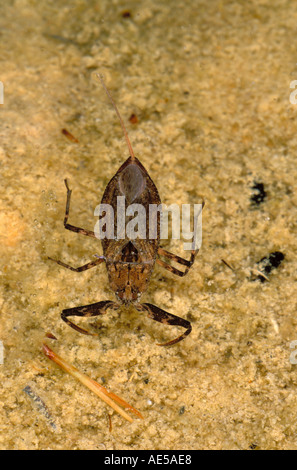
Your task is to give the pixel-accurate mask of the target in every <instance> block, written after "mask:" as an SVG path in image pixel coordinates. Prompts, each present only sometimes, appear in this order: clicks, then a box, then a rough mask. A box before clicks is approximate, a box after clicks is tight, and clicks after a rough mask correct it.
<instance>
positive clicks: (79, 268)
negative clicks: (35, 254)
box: [48, 256, 105, 273]
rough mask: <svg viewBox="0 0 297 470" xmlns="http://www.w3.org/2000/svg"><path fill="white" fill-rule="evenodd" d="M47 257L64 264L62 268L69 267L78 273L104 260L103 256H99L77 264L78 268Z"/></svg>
mask: <svg viewBox="0 0 297 470" xmlns="http://www.w3.org/2000/svg"><path fill="white" fill-rule="evenodd" d="M48 259H50V260H51V261H54V262H55V263H57V264H59V265H60V266H64V268H67V269H71V271H75V272H76V273H80V272H82V271H86V270H87V269H90V268H93V267H94V266H97V265H98V264H101V263H102V262H103V261H104V260H105V258H104V257H103V256H102V257H101V256H100V258H98V259H95V260H94V261H90V262H89V263H87V264H84V265H83V266H79V267H78V268H73V267H72V266H69V264H66V263H63V261H59V260H56V259H53V258H50V257H49V256H48Z"/></svg>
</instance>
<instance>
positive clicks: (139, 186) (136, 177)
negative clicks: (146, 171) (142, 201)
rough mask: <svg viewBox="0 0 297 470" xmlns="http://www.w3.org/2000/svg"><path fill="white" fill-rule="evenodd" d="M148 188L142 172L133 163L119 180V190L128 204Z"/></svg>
mask: <svg viewBox="0 0 297 470" xmlns="http://www.w3.org/2000/svg"><path fill="white" fill-rule="evenodd" d="M145 186H146V182H145V179H144V178H143V175H142V172H141V170H140V169H139V168H138V166H137V165H134V164H133V163H132V164H131V165H128V166H127V167H126V168H125V169H124V170H123V171H122V173H121V175H120V178H119V188H120V190H121V192H122V193H123V194H124V196H125V197H126V199H127V201H128V202H133V201H134V200H135V199H136V198H137V197H138V196H140V194H141V193H142V192H143V191H144V189H145Z"/></svg>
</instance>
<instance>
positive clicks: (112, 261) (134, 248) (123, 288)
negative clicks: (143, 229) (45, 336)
mask: <svg viewBox="0 0 297 470" xmlns="http://www.w3.org/2000/svg"><path fill="white" fill-rule="evenodd" d="M98 78H99V79H100V81H101V83H102V86H103V88H104V89H105V91H106V93H107V95H108V97H109V99H110V101H111V103H112V105H113V107H114V109H115V111H116V113H117V116H118V118H119V120H120V123H121V127H122V129H123V133H124V136H125V139H126V143H127V146H128V149H129V153H130V156H129V158H128V159H127V160H126V161H125V162H124V163H123V165H122V166H121V167H120V168H119V170H118V171H117V173H116V174H115V175H114V177H113V178H112V179H111V180H110V182H109V183H108V185H107V186H106V189H105V191H104V194H103V197H102V201H101V204H110V205H111V206H112V208H113V209H114V219H115V221H116V220H117V196H125V203H126V205H128V204H131V203H139V204H142V206H144V207H145V209H146V214H148V209H149V204H156V205H160V204H161V200H160V196H159V193H158V190H157V188H156V186H155V184H154V182H153V181H152V179H151V178H150V176H149V174H148V172H147V171H146V169H145V168H144V166H143V165H142V164H141V163H140V161H139V160H138V159H137V158H136V157H135V155H134V152H133V149H132V146H131V143H130V140H129V137H128V134H127V131H126V128H125V125H124V123H123V120H122V118H121V115H120V113H119V111H118V108H117V106H116V104H115V102H114V100H113V98H112V96H111V95H110V93H109V91H108V89H107V88H106V86H105V84H104V82H103V79H102V78H101V76H100V75H98ZM65 185H66V189H67V201H66V211H65V218H64V227H65V228H66V229H67V230H71V231H73V232H77V233H81V234H82V235H86V236H88V237H93V238H96V235H95V232H92V231H90V230H85V229H83V228H80V227H76V226H74V225H71V224H69V223H68V216H69V209H70V198H71V192H72V191H71V190H70V189H69V186H68V182H67V180H66V179H65ZM203 204H204V203H203ZM115 225H116V224H115ZM101 243H102V248H103V256H100V257H98V258H97V259H96V260H94V261H91V262H89V263H87V264H85V265H83V266H80V267H78V268H73V267H72V266H69V265H68V264H65V263H63V262H62V261H57V260H54V259H52V258H49V259H51V260H52V261H55V262H56V263H58V264H59V265H61V266H64V267H65V268H67V269H71V270H72V271H75V272H81V271H86V270H87V269H90V268H93V267H94V266H97V265H99V264H101V263H102V262H105V264H106V268H107V272H108V277H109V284H110V287H111V289H112V290H113V291H114V292H115V295H116V297H117V299H118V301H119V303H121V304H125V305H127V304H133V305H134V307H135V308H136V309H137V310H138V311H139V312H146V313H147V314H148V317H149V318H151V319H153V320H156V321H157V322H160V323H163V324H167V325H175V326H181V327H183V328H185V330H186V331H185V332H184V333H183V334H181V335H180V336H178V337H177V338H175V339H173V340H171V341H168V342H166V343H162V344H160V346H169V345H172V344H175V343H178V342H179V341H181V340H182V339H184V338H185V337H186V336H188V335H189V334H190V333H191V330H192V326H191V323H190V322H189V321H188V320H185V319H183V318H180V317H178V316H176V315H173V314H172V313H168V312H165V311H164V310H162V309H161V308H159V307H157V306H155V305H152V304H149V303H144V304H140V303H139V300H140V297H141V295H142V294H143V293H144V292H145V290H146V289H147V286H148V283H149V280H150V277H151V274H152V272H153V269H154V265H155V263H158V264H159V265H161V266H162V267H163V268H165V269H167V270H168V271H170V272H171V273H173V274H176V275H178V276H181V277H182V276H185V275H186V274H187V273H188V271H189V269H190V268H191V266H192V264H193V263H194V260H195V257H196V255H197V253H198V251H199V250H192V251H191V257H190V259H189V260H186V259H184V258H181V257H179V256H177V255H174V254H172V253H170V252H169V251H166V250H164V249H163V248H161V247H160V246H159V244H160V214H159V213H158V217H157V236H156V238H155V239H149V236H148V224H147V237H146V238H145V239H140V238H138V239H133V240H132V239H129V238H128V237H127V235H126V238H125V239H118V240H117V239H107V238H103V239H101ZM160 256H161V257H163V258H165V260H166V261H163V260H161V259H160ZM168 260H172V261H174V262H176V263H178V264H179V265H181V266H183V267H184V268H185V269H184V270H179V269H177V268H175V267H173V266H172V265H170V264H169V263H168ZM119 306H120V305H119V304H118V303H116V302H113V301H111V300H103V301H101V302H96V303H94V304H90V305H85V306H80V307H74V308H68V309H65V310H63V311H62V313H61V318H62V319H63V320H64V321H65V322H66V323H68V325H70V326H71V327H72V328H74V329H75V330H77V331H79V332H80V333H84V334H90V335H97V334H94V333H90V332H89V331H87V330H84V329H82V328H81V327H79V326H77V325H76V324H75V323H73V322H72V321H70V320H69V317H70V316H78V317H94V316H98V315H102V314H104V313H105V312H106V310H107V309H109V308H113V309H118V308H119Z"/></svg>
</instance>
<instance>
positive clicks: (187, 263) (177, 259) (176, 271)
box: [156, 247, 199, 277]
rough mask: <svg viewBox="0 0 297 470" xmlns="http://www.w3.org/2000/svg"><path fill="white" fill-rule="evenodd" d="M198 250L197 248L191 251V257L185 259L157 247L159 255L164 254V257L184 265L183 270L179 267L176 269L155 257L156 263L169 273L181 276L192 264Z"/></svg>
mask: <svg viewBox="0 0 297 470" xmlns="http://www.w3.org/2000/svg"><path fill="white" fill-rule="evenodd" d="M198 251H199V250H193V251H191V258H190V259H189V260H186V259H184V258H181V257H180V256H177V255H174V254H173V253H170V252H169V251H167V250H164V249H163V248H160V247H159V249H158V255H159V256H164V257H165V258H168V259H171V260H173V261H175V262H176V263H179V264H181V265H182V266H186V269H185V271H180V270H179V269H176V268H175V267H173V266H171V264H168V263H166V262H165V261H162V260H161V259H156V263H158V264H159V265H160V266H162V267H163V268H165V269H167V270H168V271H170V272H171V273H173V274H176V275H177V276H181V277H183V276H185V275H186V274H187V273H188V271H189V269H190V267H191V266H192V265H193V263H194V261H195V257H196V255H197V253H198Z"/></svg>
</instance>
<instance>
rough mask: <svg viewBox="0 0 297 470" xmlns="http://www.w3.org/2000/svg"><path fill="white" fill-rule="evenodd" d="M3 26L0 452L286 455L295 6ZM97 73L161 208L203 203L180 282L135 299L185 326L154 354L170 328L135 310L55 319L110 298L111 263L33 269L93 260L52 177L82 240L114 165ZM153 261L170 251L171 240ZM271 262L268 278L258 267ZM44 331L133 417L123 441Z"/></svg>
mask: <svg viewBox="0 0 297 470" xmlns="http://www.w3.org/2000/svg"><path fill="white" fill-rule="evenodd" d="M193 4H196V6H193ZM0 18H1V20H0V22H1V24H0V33H1V35H2V42H3V44H5V47H4V48H2V49H1V57H0V61H1V76H0V80H1V81H2V83H3V84H4V104H3V105H0V113H1V128H0V134H1V140H0V164H1V166H0V172H1V173H0V178H1V200H0V208H1V212H0V237H1V242H0V252H1V284H0V306H1V309H0V316H1V324H0V339H1V342H2V343H0V345H2V346H3V348H0V359H3V360H2V361H1V362H3V363H2V364H1V365H0V380H1V392H0V409H1V413H0V429H1V432H0V448H1V449H100V450H103V449H249V448H250V449H255V448H256V449H257V448H259V449H296V448H297V444H296V432H297V424H296V407H297V395H296V374H297V370H296V367H297V366H296V365H295V364H294V362H296V360H295V359H296V358H295V352H294V349H295V348H296V346H294V344H291V343H292V342H293V341H295V340H297V330H296V328H297V317H296V303H297V296H296V207H297V195H296V181H297V167H296V150H297V149H296V147H297V132H296V121H295V118H296V112H297V105H296V104H294V103H291V102H290V93H292V92H293V89H290V83H291V81H293V80H295V79H297V67H296V62H297V60H296V47H295V46H296V22H297V9H296V6H294V2H285V1H281V0H273V1H269V0H261V1H259V0H255V1H250V2H238V1H237V0H236V1H215V0H214V1H212V2H209V0H200V1H199V2H196V3H195V2H193V1H190V0H186V1H185V0H183V1H179V0H175V1H174V2H168V1H165V0H163V1H160V0H158V1H157V0H151V1H150V0H149V1H147V0H146V1H144V0H143V1H137V2H136V1H133V0H131V1H130V2H128V3H127V2H123V1H119V0H114V1H113V2H109V1H107V0H105V1H100V2H97V1H89V2H85V1H82V0H75V1H72V2H66V1H62V2H46V1H41V2H37V1H29V0H15V1H10V2H6V3H5V6H1V12H0ZM95 72H100V73H102V74H103V75H104V77H105V81H106V83H107V85H108V87H109V89H110V90H111V92H112V94H113V96H114V99H115V101H116V102H117V104H118V106H119V109H120V110H121V113H122V115H123V119H124V121H125V123H126V124H127V129H128V132H129V135H130V139H131V141H132V145H133V148H134V151H135V154H136V155H137V156H138V157H139V158H140V160H141V162H142V163H143V164H144V166H145V167H146V168H147V170H148V171H149V174H150V176H151V177H152V178H153V180H154V182H155V184H156V185H157V187H158V189H159V192H160V196H161V199H162V202H164V203H166V204H171V203H178V204H182V203H191V204H194V203H199V202H200V201H201V199H202V198H204V199H205V202H206V205H205V208H204V212H203V245H202V248H201V251H200V253H199V256H198V258H197V260H196V262H195V264H194V266H193V268H192V269H191V271H190V272H189V274H188V275H187V276H185V277H184V278H179V277H177V276H174V275H173V274H172V273H170V272H169V271H167V270H164V269H162V268H161V267H160V266H157V267H156V269H155V271H154V274H153V277H152V280H151V283H150V286H149V289H148V290H147V292H146V293H145V295H144V297H143V299H144V301H146V302H151V303H154V304H156V305H158V306H160V307H161V308H163V309H165V310H167V311H169V312H172V313H174V314H176V315H179V316H181V317H183V318H186V319H188V320H190V321H191V322H192V326H193V331H192V333H191V335H190V336H189V337H188V338H187V339H185V340H184V341H183V342H181V343H179V344H177V345H176V346H173V347H171V348H161V347H159V346H157V344H156V343H158V342H162V341H166V340H169V339H172V338H173V337H175V336H176V335H177V334H179V332H180V330H178V329H177V328H175V327H169V326H165V325H160V324H159V323H156V322H154V321H152V320H150V319H148V318H147V317H146V316H145V315H142V314H140V313H138V312H136V311H134V310H122V311H121V312H120V314H119V312H109V313H108V314H107V315H105V316H104V317H103V319H102V321H100V320H96V321H95V322H94V321H93V322H91V323H92V324H93V327H94V328H97V331H99V333H100V336H99V338H96V337H87V336H84V335H80V334H79V333H77V332H75V331H74V330H72V329H70V328H69V327H68V326H67V325H66V324H65V323H64V322H62V320H61V319H60V312H61V310H62V309H64V308H69V307H74V306H78V305H85V304H88V303H93V302H98V301H100V300H105V299H111V300H114V295H113V293H112V292H111V290H110V288H109V286H108V279H107V273H106V269H105V266H103V265H102V266H99V267H97V268H93V269H91V270H89V271H86V272H84V273H75V272H72V271H69V270H67V269H64V268H62V267H61V266H58V265H56V264H54V263H52V262H50V261H48V259H47V257H48V256H51V257H53V258H57V259H61V260H63V261H64V262H66V263H69V264H71V265H73V266H80V265H82V264H85V263H87V262H88V261H90V260H94V259H95V258H94V255H95V254H97V255H100V254H101V253H102V252H101V246H100V243H99V241H97V240H94V239H91V238H88V237H84V236H82V235H78V234H75V233H72V232H70V231H67V230H65V229H64V227H63V218H64V210H65V200H66V189H65V186H64V183H63V180H64V178H65V177H67V178H68V180H69V184H70V186H71V188H72V190H73V194H72V196H73V198H72V207H71V214H70V219H69V221H70V223H72V224H73V225H78V226H80V227H84V228H86V229H89V230H93V227H94V224H95V220H96V219H95V217H94V208H95V207H96V205H97V204H99V202H100V200H101V197H102V194H103V191H104V188H105V187H106V184H107V183H108V181H109V180H110V178H111V177H112V176H113V175H114V173H115V172H116V170H117V169H118V168H119V166H120V165H121V164H122V163H123V162H124V161H125V159H126V158H127V157H128V150H127V148H126V145H125V141H124V139H123V135H122V132H121V128H120V125H119V122H118V120H117V117H116V115H115V112H114V110H113V109H112V107H111V105H110V103H109V101H108V99H107V97H106V95H105V93H104V90H103V89H102V87H101V85H100V83H99V82H98V80H96V78H95V76H94V74H95ZM132 114H134V115H135V116H136V118H135V117H134V118H133V117H132V118H131V119H130V121H129V118H130V117H131V115H132ZM135 121H137V122H135ZM62 129H67V130H68V131H69V132H70V133H71V134H72V135H73V136H74V137H75V139H76V140H77V141H73V139H72V140H71V138H68V137H67V136H65V135H64V134H63V133H62V132H61V131H62ZM255 184H256V185H258V186H256V187H257V188H258V189H255V188H254V189H253V186H254V185H255ZM261 184H263V186H262V187H261ZM259 185H260V186H259ZM259 187H260V188H262V190H263V191H260V190H259ZM252 201H254V203H253V202H252ZM162 246H164V247H165V248H166V249H169V250H170V251H172V252H174V253H178V254H180V255H182V254H183V251H182V242H181V241H171V242H167V241H164V243H163V244H162ZM275 252H281V253H282V254H283V255H284V259H283V261H282V262H281V263H280V264H279V265H278V266H273V265H272V264H271V259H272V258H270V261H269V260H268V261H267V263H268V265H267V264H266V268H267V266H268V269H266V271H265V268H263V266H262V265H257V262H259V261H260V260H261V259H262V258H263V257H269V255H270V254H271V253H275ZM185 256H186V257H187V256H188V255H187V254H186V255H185ZM222 260H224V261H225V262H226V263H227V264H228V265H229V266H228V265H227V264H226V263H224V262H222ZM269 263H270V264H269ZM276 264H277V263H276ZM271 267H272V268H273V269H271V270H270V268H271ZM231 268H232V269H231ZM259 269H262V272H263V273H264V274H265V276H266V278H267V279H265V278H263V277H262V278H261V279H262V280H263V279H264V282H261V280H260V279H259V278H257V276H258V273H257V270H258V271H259ZM80 324H81V325H82V324H84V325H85V321H83V320H81V322H80ZM48 332H51V333H52V334H54V335H55V336H56V338H57V341H54V340H51V339H46V341H47V344H48V345H49V346H50V347H52V348H53V349H54V350H55V351H56V352H57V353H58V354H60V355H61V356H63V357H64V358H65V359H67V360H68V361H69V362H71V363H72V364H73V365H75V366H76V367H78V368H79V369H80V370H81V371H83V372H84V373H86V374H88V375H89V376H91V377H92V378H94V379H96V380H97V381H98V382H99V383H101V384H103V385H105V386H106V387H108V388H109V389H110V390H111V391H113V392H115V393H117V394H118V395H120V396H121V397H123V398H124V399H125V400H126V401H128V402H129V403H131V404H132V405H133V406H135V407H136V408H137V409H138V410H139V411H141V413H142V414H143V416H144V418H145V419H144V420H140V419H134V421H133V423H132V424H130V423H129V422H127V421H125V420H124V419H123V418H122V417H121V416H119V415H117V414H116V413H115V412H113V411H112V410H111V409H110V408H108V407H107V405H105V404H104V403H103V402H101V401H100V399H99V398H97V397H96V396H95V395H93V394H92V393H91V392H89V391H88V390H87V389H85V388H84V387H83V385H81V384H80V383H78V382H77V381H75V379H73V378H72V377H70V376H69V375H67V374H66V373H64V372H62V371H61V370H60V369H59V368H58V367H57V366H55V365H54V364H53V363H51V362H50V361H49V360H48V359H47V358H46V357H45V356H44V355H43V353H42V350H41V345H42V342H43V341H44V340H45V335H46V333H48ZM290 345H291V346H293V348H294V349H291V348H290ZM2 352H3V358H2V357H1V355H2Z"/></svg>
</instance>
